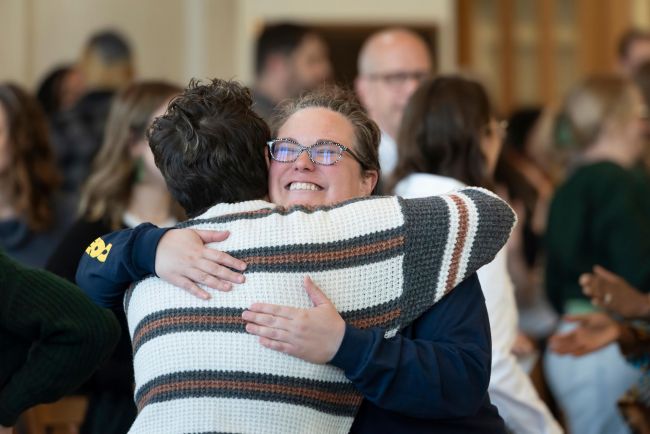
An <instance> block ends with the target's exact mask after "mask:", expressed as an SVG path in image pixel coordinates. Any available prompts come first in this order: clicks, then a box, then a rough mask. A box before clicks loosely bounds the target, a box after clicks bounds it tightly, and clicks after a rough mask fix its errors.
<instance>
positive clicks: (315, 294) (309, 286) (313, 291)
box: [303, 276, 332, 306]
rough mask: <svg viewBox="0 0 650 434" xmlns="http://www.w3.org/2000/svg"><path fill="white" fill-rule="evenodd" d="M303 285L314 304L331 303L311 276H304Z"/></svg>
mask: <svg viewBox="0 0 650 434" xmlns="http://www.w3.org/2000/svg"><path fill="white" fill-rule="evenodd" d="M303 286H304V288H305V291H306V292H307V295H308V296H309V299H310V300H311V301H312V303H314V306H320V305H322V304H332V302H331V301H330V300H329V298H327V296H326V295H325V294H323V291H321V290H320V288H319V287H318V286H316V284H315V283H314V281H313V280H311V277H309V276H305V279H304V283H303Z"/></svg>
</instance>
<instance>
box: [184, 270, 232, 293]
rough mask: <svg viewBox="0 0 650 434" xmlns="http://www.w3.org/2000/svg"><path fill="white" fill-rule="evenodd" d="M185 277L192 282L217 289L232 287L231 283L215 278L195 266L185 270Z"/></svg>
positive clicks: (225, 289)
mask: <svg viewBox="0 0 650 434" xmlns="http://www.w3.org/2000/svg"><path fill="white" fill-rule="evenodd" d="M185 277H186V278H188V279H190V280H191V281H192V282H193V283H194V284H197V283H200V284H203V285H205V286H208V287H210V288H212V289H216V290H218V291H230V290H231V289H232V283H230V282H227V281H225V280H221V279H219V278H216V277H215V276H212V275H210V274H208V273H206V272H205V271H203V270H199V269H196V268H189V269H187V270H185Z"/></svg>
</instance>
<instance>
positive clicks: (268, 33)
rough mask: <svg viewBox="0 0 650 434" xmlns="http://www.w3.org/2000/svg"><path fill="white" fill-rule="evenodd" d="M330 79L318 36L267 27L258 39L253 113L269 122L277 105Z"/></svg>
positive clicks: (326, 54)
mask: <svg viewBox="0 0 650 434" xmlns="http://www.w3.org/2000/svg"><path fill="white" fill-rule="evenodd" d="M331 76H332V65H331V63H330V59H329V48H328V46H327V44H326V42H325V41H324V40H323V38H322V37H321V36H319V35H318V33H316V32H315V31H314V30H313V29H310V28H308V27H304V26H300V25H297V24H289V23H282V24H272V25H268V26H266V27H265V28H264V30H263V31H262V33H261V35H260V36H259V38H258V39H257V47H256V53H255V83H254V85H253V99H254V102H255V105H254V106H253V109H254V110H255V111H256V112H257V114H258V115H259V116H260V117H261V118H262V119H264V120H265V121H267V122H268V121H269V120H270V117H271V114H272V112H273V109H274V108H275V106H276V105H277V104H278V103H280V102H281V101H283V100H285V99H288V98H294V97H296V96H298V95H300V94H301V93H302V92H305V91H309V90H312V89H314V88H316V87H317V86H318V85H320V84H322V83H324V82H326V81H327V80H329V79H330V78H331Z"/></svg>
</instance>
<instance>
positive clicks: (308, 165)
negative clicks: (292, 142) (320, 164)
mask: <svg viewBox="0 0 650 434" xmlns="http://www.w3.org/2000/svg"><path fill="white" fill-rule="evenodd" d="M293 166H294V167H295V168H296V170H314V163H313V162H312V161H311V159H310V158H309V153H308V152H307V150H304V151H302V153H301V154H300V155H299V156H298V159H297V160H296V161H294V162H293Z"/></svg>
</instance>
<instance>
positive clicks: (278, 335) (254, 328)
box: [246, 323, 290, 343]
mask: <svg viewBox="0 0 650 434" xmlns="http://www.w3.org/2000/svg"><path fill="white" fill-rule="evenodd" d="M246 331H247V332H248V333H250V334H252V335H255V336H259V337H264V338H268V339H273V340H274V341H281V342H286V343H289V338H290V335H289V333H287V331H286V330H281V329H276V328H273V327H264V326H261V325H258V324H253V323H248V324H246Z"/></svg>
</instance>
